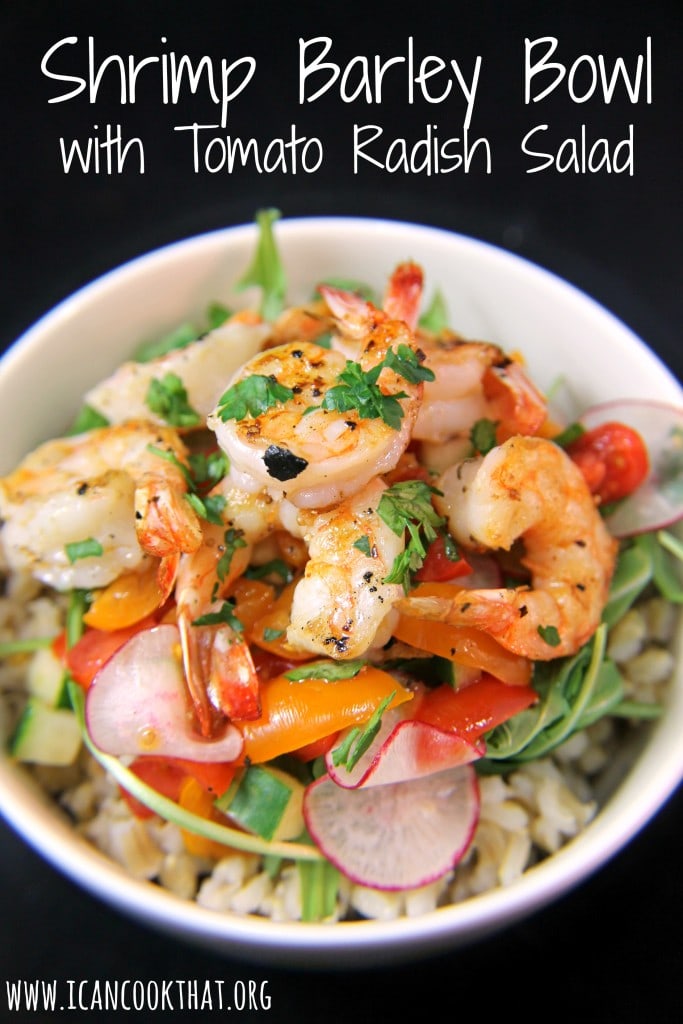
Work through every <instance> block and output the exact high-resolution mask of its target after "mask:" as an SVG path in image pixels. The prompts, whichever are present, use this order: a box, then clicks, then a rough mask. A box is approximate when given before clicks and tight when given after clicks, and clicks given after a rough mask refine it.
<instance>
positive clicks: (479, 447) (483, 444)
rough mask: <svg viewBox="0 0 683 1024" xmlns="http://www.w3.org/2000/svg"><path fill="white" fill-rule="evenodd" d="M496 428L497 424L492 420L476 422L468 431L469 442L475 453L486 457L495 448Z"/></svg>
mask: <svg viewBox="0 0 683 1024" xmlns="http://www.w3.org/2000/svg"><path fill="white" fill-rule="evenodd" d="M496 426H497V424H496V423H494V422H493V420H487V419H481V420H477V422H476V423H475V424H474V426H473V427H472V429H471V430H470V441H471V442H472V447H473V448H474V449H475V451H478V452H480V453H481V454H482V455H486V454H487V452H490V451H491V449H492V448H495V447H496V444H497V442H496Z"/></svg>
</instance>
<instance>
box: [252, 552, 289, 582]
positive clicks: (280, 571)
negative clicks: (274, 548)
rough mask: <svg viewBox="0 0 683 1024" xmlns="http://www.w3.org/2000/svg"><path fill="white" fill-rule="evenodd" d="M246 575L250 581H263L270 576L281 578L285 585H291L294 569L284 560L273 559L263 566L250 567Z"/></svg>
mask: <svg viewBox="0 0 683 1024" xmlns="http://www.w3.org/2000/svg"><path fill="white" fill-rule="evenodd" d="M244 575H245V576H246V577H247V579H249V580H262V579H266V578H267V577H268V576H279V577H280V579H281V580H282V582H283V583H291V582H292V580H293V579H294V572H293V570H292V567H291V566H289V565H287V563H286V562H285V561H283V559H282V558H273V559H271V560H270V561H269V562H264V563H263V565H250V566H249V568H248V569H246V570H245V573H244Z"/></svg>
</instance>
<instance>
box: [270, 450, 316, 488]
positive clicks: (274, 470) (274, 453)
mask: <svg viewBox="0 0 683 1024" xmlns="http://www.w3.org/2000/svg"><path fill="white" fill-rule="evenodd" d="M263 461H264V462H265V464H266V469H267V470H268V475H269V476H272V477H274V478H275V480H293V479H294V477H297V476H298V475H299V473H303V471H304V470H305V469H306V466H307V465H308V460H307V459H302V458H301V457H300V456H298V455H295V454H294V452H290V450H289V448H280V446H279V445H276V444H271V445H269V446H268V448H266V450H265V452H264V455H263Z"/></svg>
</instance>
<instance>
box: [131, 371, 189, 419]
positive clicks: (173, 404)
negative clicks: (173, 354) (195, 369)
mask: <svg viewBox="0 0 683 1024" xmlns="http://www.w3.org/2000/svg"><path fill="white" fill-rule="evenodd" d="M145 402H146V404H147V407H148V408H149V409H150V410H151V411H152V412H153V413H155V414H156V415H157V416H160V417H161V419H163V420H164V421H165V422H166V423H169V424H170V425H171V426H172V427H196V426H199V424H200V423H201V422H202V418H201V416H200V415H199V413H198V412H197V411H196V409H193V408H192V406H191V405H190V403H189V401H188V398H187V391H186V390H185V386H184V385H183V382H182V380H181V379H180V377H179V376H178V375H177V374H176V373H166V374H164V376H163V377H162V378H161V379H158V378H157V377H153V378H152V380H151V381H150V382H149V387H148V389H147V394H146V396H145Z"/></svg>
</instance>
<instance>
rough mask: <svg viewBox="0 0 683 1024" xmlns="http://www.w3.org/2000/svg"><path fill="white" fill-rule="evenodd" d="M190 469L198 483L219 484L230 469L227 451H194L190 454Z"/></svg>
mask: <svg viewBox="0 0 683 1024" xmlns="http://www.w3.org/2000/svg"><path fill="white" fill-rule="evenodd" d="M190 469H191V470H192V476H193V478H194V481H195V483H197V484H217V483H218V482H219V480H222V479H223V477H224V476H225V474H226V473H227V472H228V470H229V469H230V462H229V460H228V456H227V455H226V454H225V452H222V451H217V452H211V453H210V454H209V455H207V454H206V452H194V453H193V454H192V455H190Z"/></svg>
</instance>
